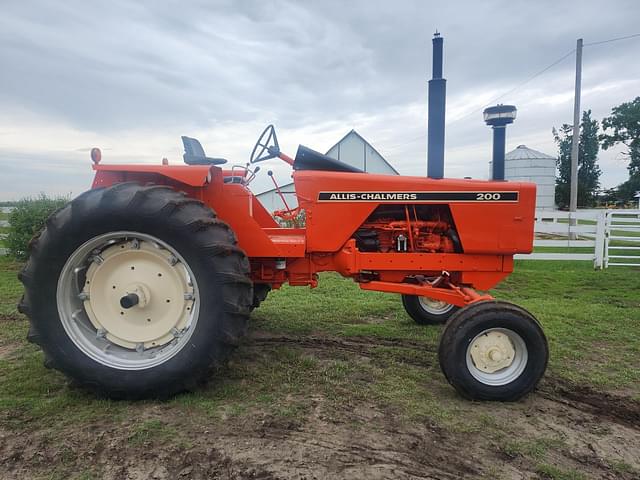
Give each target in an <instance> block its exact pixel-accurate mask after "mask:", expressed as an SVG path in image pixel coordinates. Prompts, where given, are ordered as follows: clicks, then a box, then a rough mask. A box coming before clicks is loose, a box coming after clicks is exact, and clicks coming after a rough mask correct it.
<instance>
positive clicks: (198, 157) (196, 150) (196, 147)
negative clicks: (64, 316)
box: [182, 136, 227, 165]
mask: <svg viewBox="0 0 640 480" xmlns="http://www.w3.org/2000/svg"><path fill="white" fill-rule="evenodd" d="M182 144H183V145H184V155H183V156H182V158H183V159H184V163H186V164H187V165H222V164H223V163H227V161H226V160H225V159H224V158H211V157H207V155H206V154H205V153H204V148H202V145H200V142H199V141H198V140H196V139H195V138H191V137H185V136H183V137H182Z"/></svg>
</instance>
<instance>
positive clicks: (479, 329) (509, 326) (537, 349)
mask: <svg viewBox="0 0 640 480" xmlns="http://www.w3.org/2000/svg"><path fill="white" fill-rule="evenodd" d="M438 353H439V360H440V368H441V369H442V372H443V373H444V376H445V377H446V378H447V380H448V381H449V383H450V384H451V385H452V386H453V387H454V388H455V389H456V390H457V391H458V393H460V394H461V395H462V396H463V397H465V398H468V399H472V400H497V401H515V400H518V399H520V398H521V397H523V396H524V395H526V394H527V393H529V392H531V391H532V390H533V389H534V388H535V386H536V385H537V384H538V382H539V381H540V379H541V378H542V375H543V374H544V372H545V369H546V367H547V361H548V358H549V348H548V344H547V339H546V337H545V335H544V332H543V331H542V327H541V326H540V324H539V323H538V321H537V320H536V319H535V318H534V317H533V315H531V314H530V313H529V312H527V311H526V310H524V309H523V308H521V307H518V306H516V305H513V304H510V303H507V302H499V301H488V302H480V303H475V304H471V305H469V306H467V307H465V308H462V309H461V310H459V311H458V312H457V313H456V314H455V315H454V316H452V317H451V319H450V320H449V322H448V323H447V324H446V326H445V328H444V331H443V333H442V337H441V339H440V347H439V352H438Z"/></svg>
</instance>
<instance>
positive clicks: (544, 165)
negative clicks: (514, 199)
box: [505, 145, 556, 209]
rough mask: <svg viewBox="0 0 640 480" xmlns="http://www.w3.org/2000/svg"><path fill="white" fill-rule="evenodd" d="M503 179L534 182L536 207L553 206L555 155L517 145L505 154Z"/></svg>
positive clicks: (548, 207)
mask: <svg viewBox="0 0 640 480" xmlns="http://www.w3.org/2000/svg"><path fill="white" fill-rule="evenodd" d="M505 180H512V181H517V180H520V181H526V182H534V183H535V184H536V185H537V186H538V193H537V197H536V208H540V209H554V208H555V194H556V157H552V156H551V155H547V154H546V153H542V152H538V151H537V150H532V149H531V148H528V147H527V146H525V145H518V147H517V148H516V149H515V150H512V151H510V152H509V153H507V154H506V155H505Z"/></svg>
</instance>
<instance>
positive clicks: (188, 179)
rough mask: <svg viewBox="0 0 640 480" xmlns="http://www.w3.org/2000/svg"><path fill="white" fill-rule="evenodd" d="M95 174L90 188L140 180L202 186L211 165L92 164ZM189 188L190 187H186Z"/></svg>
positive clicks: (209, 179) (210, 174)
mask: <svg viewBox="0 0 640 480" xmlns="http://www.w3.org/2000/svg"><path fill="white" fill-rule="evenodd" d="M93 169H94V170H95V171H96V176H95V178H94V179H93V185H92V188H98V187H107V186H109V185H113V184H114V183H122V182H140V183H158V184H171V185H175V184H178V185H184V186H186V187H196V188H197V187H204V186H205V185H207V184H208V183H209V182H211V179H212V176H213V175H215V172H214V170H220V168H218V167H215V166H212V165H100V164H98V165H93ZM220 171H221V170H220ZM188 190H190V189H188Z"/></svg>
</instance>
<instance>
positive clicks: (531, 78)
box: [385, 49, 575, 151]
mask: <svg viewBox="0 0 640 480" xmlns="http://www.w3.org/2000/svg"><path fill="white" fill-rule="evenodd" d="M573 52H575V49H572V50H571V51H570V52H568V53H566V54H565V55H563V56H562V57H560V58H559V59H558V60H556V61H554V62H553V63H551V64H550V65H548V66H546V67H545V68H543V69H542V70H540V71H539V72H537V73H534V74H533V75H531V76H530V77H529V78H527V79H526V80H525V81H523V82H521V83H519V84H518V85H516V86H515V87H513V88H512V89H510V90H508V91H506V92H505V93H503V94H502V95H500V96H498V97H496V98H494V99H493V100H491V101H489V102H487V103H486V104H485V105H483V106H482V107H480V108H479V109H475V110H473V111H471V112H469V113H467V114H465V115H463V116H462V117H459V118H457V119H455V120H454V121H452V122H449V126H450V125H453V124H455V123H458V122H460V121H462V120H465V119H467V118H469V117H471V116H472V115H476V114H477V113H480V112H482V111H483V110H484V109H485V108H486V107H487V106H488V105H491V104H493V103H495V102H497V101H498V100H500V99H502V98H504V97H506V96H507V95H510V94H512V93H513V92H515V91H516V90H518V89H520V88H522V87H523V86H525V85H526V84H527V83H529V82H531V81H532V80H534V79H536V78H537V77H539V76H540V75H542V74H543V73H545V72H546V71H547V70H549V69H551V68H553V67H555V66H556V65H557V64H559V63H560V62H562V61H563V60H564V59H565V58H567V57H568V56H569V55H571V54H572V53H573ZM425 138H426V135H420V136H418V137H415V138H411V139H409V140H407V141H406V142H403V143H399V144H397V145H393V146H391V147H389V148H387V149H385V150H391V151H392V150H396V149H398V148H400V147H404V146H405V145H408V144H410V143H413V142H416V141H418V140H423V139H425Z"/></svg>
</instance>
